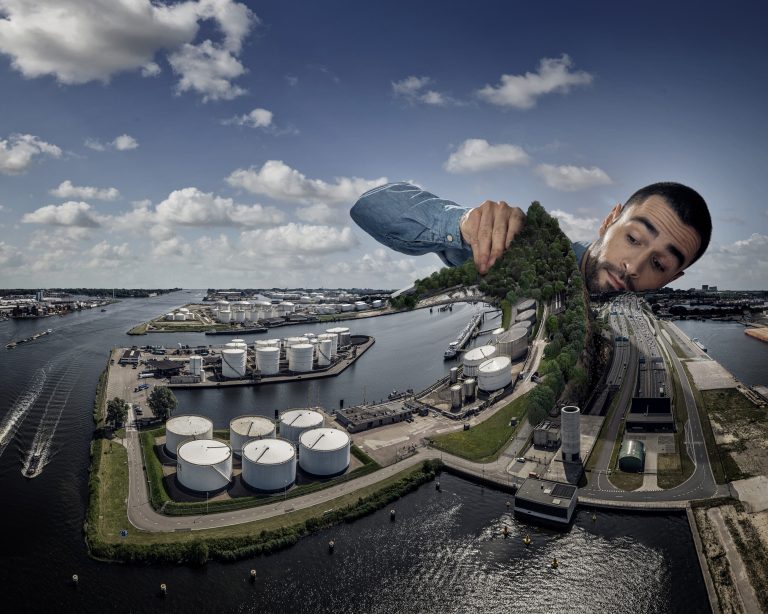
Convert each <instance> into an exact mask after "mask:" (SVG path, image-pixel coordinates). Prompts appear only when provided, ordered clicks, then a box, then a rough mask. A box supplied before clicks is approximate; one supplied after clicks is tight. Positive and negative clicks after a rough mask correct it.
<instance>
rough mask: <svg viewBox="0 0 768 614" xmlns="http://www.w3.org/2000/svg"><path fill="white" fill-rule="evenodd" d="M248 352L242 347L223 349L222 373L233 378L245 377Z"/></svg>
mask: <svg viewBox="0 0 768 614" xmlns="http://www.w3.org/2000/svg"><path fill="white" fill-rule="evenodd" d="M245 365H246V354H245V350H243V349H240V348H225V349H223V350H221V374H222V375H223V376H224V377H229V378H232V379H242V378H243V377H245Z"/></svg>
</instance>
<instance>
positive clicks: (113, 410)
mask: <svg viewBox="0 0 768 614" xmlns="http://www.w3.org/2000/svg"><path fill="white" fill-rule="evenodd" d="M127 417H128V404H127V403H126V402H125V401H124V400H123V399H121V398H120V397H115V398H114V399H112V400H110V401H107V424H111V425H112V426H115V425H116V424H117V423H118V422H125V419H126V418H127Z"/></svg>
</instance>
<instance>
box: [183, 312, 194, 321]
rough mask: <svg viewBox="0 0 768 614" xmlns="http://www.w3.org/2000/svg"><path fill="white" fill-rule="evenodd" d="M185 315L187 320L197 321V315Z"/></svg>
mask: <svg viewBox="0 0 768 614" xmlns="http://www.w3.org/2000/svg"><path fill="white" fill-rule="evenodd" d="M184 315H185V316H186V319H187V320H194V319H195V314H194V313H187V314H184Z"/></svg>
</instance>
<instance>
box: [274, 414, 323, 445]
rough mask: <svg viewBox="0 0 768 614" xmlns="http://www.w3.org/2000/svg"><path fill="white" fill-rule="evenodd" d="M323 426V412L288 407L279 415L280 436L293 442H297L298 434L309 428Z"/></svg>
mask: <svg viewBox="0 0 768 614" xmlns="http://www.w3.org/2000/svg"><path fill="white" fill-rule="evenodd" d="M321 426H323V414H321V413H320V412H316V411H312V410H311V409H289V410H288V411H286V412H283V414H282V415H281V416H280V437H282V438H283V439H287V440H288V441H290V442H291V443H293V444H298V443H299V436H300V435H301V434H302V433H303V432H304V431H308V430H310V429H316V428H319V427H321Z"/></svg>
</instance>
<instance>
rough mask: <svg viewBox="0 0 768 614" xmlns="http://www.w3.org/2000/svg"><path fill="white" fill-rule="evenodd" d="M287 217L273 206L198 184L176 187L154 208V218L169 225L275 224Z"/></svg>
mask: <svg viewBox="0 0 768 614" xmlns="http://www.w3.org/2000/svg"><path fill="white" fill-rule="evenodd" d="M284 219H285V215H284V214H283V212H282V211H280V210H279V209H276V208H274V207H262V206H261V205H237V204H235V203H234V201H233V200H232V199H231V198H222V197H220V196H214V194H212V193H210V192H202V191H200V190H198V189H197V188H184V189H181V190H174V191H173V192H171V193H170V194H169V195H168V198H166V199H165V200H164V201H163V202H161V203H160V204H159V205H157V208H156V212H155V221H156V222H157V223H159V224H165V225H169V226H171V225H179V226H273V225H276V224H280V223H281V222H283V221H284Z"/></svg>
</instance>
